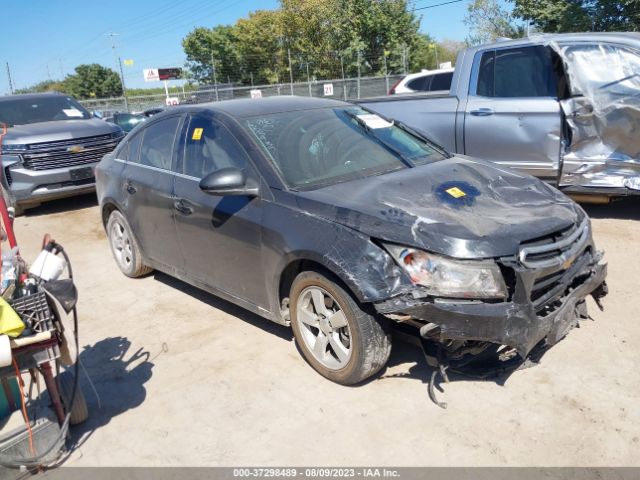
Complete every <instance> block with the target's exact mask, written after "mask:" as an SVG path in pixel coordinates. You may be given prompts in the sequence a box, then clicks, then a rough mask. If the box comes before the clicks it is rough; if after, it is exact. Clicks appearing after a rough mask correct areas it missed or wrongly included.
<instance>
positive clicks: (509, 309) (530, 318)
mask: <svg viewBox="0 0 640 480" xmlns="http://www.w3.org/2000/svg"><path fill="white" fill-rule="evenodd" d="M599 259H600V257H599V255H597V256H595V258H593V259H592V261H591V262H589V264H588V265H586V266H585V267H584V268H583V269H582V270H581V271H580V272H579V273H578V274H577V275H576V276H575V277H574V278H573V279H572V280H574V283H572V284H570V285H567V289H566V290H565V291H564V293H563V294H562V295H560V296H559V297H558V298H557V299H556V302H555V308H554V309H553V310H552V311H551V312H549V313H546V314H544V315H539V314H537V313H536V309H535V307H534V303H533V302H531V301H529V300H528V298H529V297H528V296H527V297H526V298H527V299H526V300H524V298H523V296H521V295H514V299H512V301H509V302H500V303H487V302H482V301H460V300H446V301H445V300H437V299H427V298H421V299H416V298H413V297H412V296H407V297H396V298H394V299H390V300H387V301H385V302H381V303H378V304H376V309H377V311H378V312H379V313H381V314H384V315H389V314H394V315H408V316H410V317H412V318H414V319H417V320H422V321H425V322H428V323H429V324H434V325H436V326H437V327H439V335H440V337H439V338H440V340H475V341H482V342H490V343H495V344H499V345H507V346H510V347H513V348H515V349H516V350H517V352H518V354H519V355H520V356H521V357H522V358H526V357H527V356H528V355H529V353H530V352H531V350H532V349H533V348H534V347H535V346H536V345H538V344H539V343H540V342H542V341H543V340H544V341H545V344H546V345H548V346H551V345H554V344H555V343H557V342H558V341H559V340H561V339H562V338H563V337H564V336H565V335H566V334H567V333H568V332H569V330H571V328H573V327H574V326H575V325H576V324H577V323H578V321H579V320H580V318H582V317H584V316H586V309H585V308H584V307H585V306H584V300H585V298H586V297H587V296H588V295H592V296H593V297H594V298H595V299H596V301H599V299H600V298H601V297H603V296H604V295H606V293H607V288H606V283H605V277H606V275H607V265H606V264H601V263H599ZM575 279H579V280H580V281H579V282H578V284H576V282H575ZM517 282H518V284H519V285H523V284H524V285H526V284H527V283H529V284H530V283H531V277H530V275H527V274H526V273H522V274H520V275H519V276H518V280H517ZM516 298H518V299H517V300H516Z"/></svg>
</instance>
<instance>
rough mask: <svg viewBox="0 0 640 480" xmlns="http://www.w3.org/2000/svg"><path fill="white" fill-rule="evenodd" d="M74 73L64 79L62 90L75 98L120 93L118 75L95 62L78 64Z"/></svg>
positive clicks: (103, 96)
mask: <svg viewBox="0 0 640 480" xmlns="http://www.w3.org/2000/svg"><path fill="white" fill-rule="evenodd" d="M75 72H76V73H75V74H73V75H68V76H67V78H65V79H64V82H63V84H64V90H65V92H66V93H69V94H70V95H73V96H74V97H76V98H81V99H85V98H107V97H118V96H120V95H122V84H121V83H120V76H119V75H118V74H117V73H116V72H114V71H113V70H111V69H110V68H107V67H103V66H102V65H99V64H97V63H92V64H90V65H78V66H77V67H76V68H75Z"/></svg>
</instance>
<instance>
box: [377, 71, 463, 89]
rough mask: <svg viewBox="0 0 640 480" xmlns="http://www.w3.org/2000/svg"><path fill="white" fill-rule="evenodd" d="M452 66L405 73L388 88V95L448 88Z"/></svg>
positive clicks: (449, 86)
mask: <svg viewBox="0 0 640 480" xmlns="http://www.w3.org/2000/svg"><path fill="white" fill-rule="evenodd" d="M452 78H453V68H447V69H442V70H422V71H421V72H418V73H412V74H410V75H407V76H406V77H404V78H403V79H401V80H399V81H398V82H396V84H395V85H394V86H393V87H391V89H390V90H389V95H395V94H397V93H414V92H436V91H443V90H449V89H450V88H451V79H452Z"/></svg>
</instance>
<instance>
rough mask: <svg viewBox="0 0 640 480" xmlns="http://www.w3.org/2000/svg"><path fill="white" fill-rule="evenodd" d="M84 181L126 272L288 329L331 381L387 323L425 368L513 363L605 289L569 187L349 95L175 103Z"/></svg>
mask: <svg viewBox="0 0 640 480" xmlns="http://www.w3.org/2000/svg"><path fill="white" fill-rule="evenodd" d="M96 177H97V191H98V198H99V201H100V209H101V213H102V221H103V223H104V226H105V228H106V232H107V235H108V238H109V242H110V246H111V249H112V252H113V256H114V258H115V261H116V263H117V265H118V267H119V268H120V269H121V271H122V272H123V273H124V274H125V275H127V276H130V277H138V276H141V275H144V274H146V273H148V272H150V271H151V269H154V268H155V269H158V270H161V271H163V272H166V273H168V274H170V275H173V276H176V277H178V278H180V279H182V280H184V281H186V282H188V283H190V284H193V285H195V286H197V287H200V288H203V289H205V290H208V291H210V292H212V293H214V294H216V295H219V296H221V297H223V298H225V299H227V300H229V301H231V302H233V303H236V304H238V305H240V306H242V307H245V308H247V309H249V310H251V311H252V312H254V313H256V314H258V315H261V316H263V317H265V318H268V319H271V320H273V321H275V322H278V323H281V324H284V325H291V327H292V329H293V333H294V336H295V339H296V342H297V343H298V345H299V347H300V350H301V352H302V353H303V355H304V356H305V358H306V359H307V360H308V362H309V363H310V365H311V366H312V367H313V368H315V369H316V370H317V371H318V372H319V373H321V374H322V375H324V376H325V377H327V378H329V379H331V380H333V381H336V382H338V383H342V384H353V383H357V382H360V381H362V380H364V379H365V378H367V377H369V376H371V375H373V374H374V373H376V372H377V371H379V370H380V369H381V368H383V367H384V365H385V363H386V362H387V359H388V358H389V353H390V350H391V336H390V333H389V328H388V327H389V322H391V321H395V322H401V323H402V324H403V325H405V326H407V328H411V329H412V333H413V335H414V336H415V337H417V338H421V339H423V340H424V341H425V342H428V343H429V344H432V345H436V346H437V350H438V352H439V353H438V355H437V359H436V357H434V356H432V357H429V358H433V359H434V361H437V362H441V364H443V363H442V362H447V365H453V364H455V363H456V362H462V361H463V360H464V362H466V363H469V362H470V357H472V358H476V357H482V358H483V360H482V361H483V362H485V361H486V360H487V357H490V356H495V357H496V361H498V360H500V359H503V358H512V359H516V360H518V361H519V362H522V361H524V359H525V358H527V356H528V355H529V353H530V352H531V351H532V349H534V347H536V346H538V347H541V348H542V347H544V346H548V345H553V344H554V343H556V342H557V341H559V340H560V339H561V338H563V337H564V336H565V335H566V333H567V332H568V331H569V330H570V329H571V327H573V326H574V325H576V324H577V322H578V320H579V319H581V318H586V303H585V297H587V296H588V295H593V296H594V297H595V298H596V299H599V298H600V297H602V296H603V295H604V294H605V293H606V290H605V284H604V280H605V275H606V265H604V264H602V263H601V254H600V253H599V252H598V251H597V250H596V248H595V245H594V243H593V239H592V234H591V226H590V222H589V219H588V218H587V216H586V214H585V212H584V211H583V210H582V209H581V208H580V207H579V206H578V205H577V204H576V203H574V202H573V201H572V200H570V199H569V198H568V197H566V196H565V195H563V194H562V193H560V192H559V191H558V190H556V189H554V188H552V187H550V186H548V185H547V184H545V183H543V182H541V181H540V180H537V179H535V178H533V177H530V176H528V175H523V174H520V173H515V172H512V171H509V170H505V169H503V168H501V167H499V166H497V165H494V164H491V163H488V162H484V161H481V160H475V159H472V158H468V157H456V156H452V155H450V154H448V153H447V152H445V151H444V150H442V149H440V148H439V147H437V146H435V145H434V144H432V143H431V142H430V141H428V140H427V139H426V138H425V137H423V136H422V135H420V134H417V133H415V132H414V131H411V130H408V129H405V128H404V127H402V126H400V125H394V124H392V123H390V122H387V121H385V120H384V119H382V118H381V117H379V116H378V115H375V114H372V113H371V112H369V111H367V110H365V109H362V108H360V107H358V106H354V105H352V104H349V103H344V102H339V101H334V100H326V99H318V98H303V97H272V98H266V99H261V100H232V101H227V102H217V103H215V104H206V105H193V106H179V107H175V108H172V109H171V110H168V111H167V112H164V113H161V114H158V115H156V116H155V117H153V118H152V119H150V120H149V121H148V122H146V123H145V124H143V125H142V126H140V127H139V128H138V129H136V131H135V132H132V134H130V135H129V136H128V137H127V138H126V139H125V141H123V142H122V144H121V145H120V146H119V147H118V148H117V149H116V151H114V152H113V153H111V154H108V155H106V156H105V157H104V159H103V160H102V161H101V162H100V164H99V165H98V167H97V169H96ZM498 350H499V354H498ZM509 356H510V357H509Z"/></svg>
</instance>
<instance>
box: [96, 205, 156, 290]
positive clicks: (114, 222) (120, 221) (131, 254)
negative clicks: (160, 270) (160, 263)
mask: <svg viewBox="0 0 640 480" xmlns="http://www.w3.org/2000/svg"><path fill="white" fill-rule="evenodd" d="M116 229H119V230H121V231H123V233H124V234H125V235H126V238H127V241H128V244H127V245H128V246H129V247H130V250H128V251H127V257H128V258H129V261H126V260H124V259H122V256H121V255H123V254H122V251H121V250H120V251H119V250H118V249H117V247H116V246H115V245H116V241H115V240H114V236H115V231H116ZM107 237H109V246H110V247H111V254H112V255H113V258H114V260H115V261H116V264H117V265H118V268H120V271H121V272H122V273H124V274H125V275H126V276H127V277H131V278H137V277H142V276H144V275H147V274H149V273H151V272H152V271H153V268H151V267H148V266H147V265H145V264H144V263H143V262H142V254H141V252H140V247H139V246H138V242H137V240H136V238H135V236H134V235H133V232H132V230H131V227H129V223H128V222H127V220H126V219H125V218H124V215H122V213H120V212H119V211H118V210H114V211H113V212H111V215H109V221H108V222H107ZM119 255H120V256H119Z"/></svg>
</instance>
